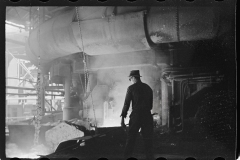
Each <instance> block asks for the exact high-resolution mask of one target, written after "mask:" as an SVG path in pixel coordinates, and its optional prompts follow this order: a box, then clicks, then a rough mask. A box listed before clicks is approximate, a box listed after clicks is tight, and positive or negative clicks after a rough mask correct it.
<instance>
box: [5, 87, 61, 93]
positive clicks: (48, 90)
mask: <svg viewBox="0 0 240 160" xmlns="http://www.w3.org/2000/svg"><path fill="white" fill-rule="evenodd" d="M6 88H8V89H22V90H32V91H36V89H35V88H27V87H15V86H6ZM45 91H47V92H61V93H64V91H60V90H51V89H45Z"/></svg>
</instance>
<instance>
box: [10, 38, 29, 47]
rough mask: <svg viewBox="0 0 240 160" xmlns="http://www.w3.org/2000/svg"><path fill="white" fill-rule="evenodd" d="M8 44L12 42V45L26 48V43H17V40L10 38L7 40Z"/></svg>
mask: <svg viewBox="0 0 240 160" xmlns="http://www.w3.org/2000/svg"><path fill="white" fill-rule="evenodd" d="M6 42H10V43H14V44H18V45H21V46H25V43H24V42H20V41H16V40H13V39H10V38H6Z"/></svg>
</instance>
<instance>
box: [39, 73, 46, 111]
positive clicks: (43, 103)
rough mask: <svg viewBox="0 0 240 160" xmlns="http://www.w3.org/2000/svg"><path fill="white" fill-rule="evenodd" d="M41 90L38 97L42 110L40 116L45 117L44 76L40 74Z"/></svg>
mask: <svg viewBox="0 0 240 160" xmlns="http://www.w3.org/2000/svg"><path fill="white" fill-rule="evenodd" d="M40 76H41V84H42V85H41V87H42V88H41V89H40V96H41V108H42V116H44V115H45V82H44V81H45V79H44V74H43V73H41V75H40Z"/></svg>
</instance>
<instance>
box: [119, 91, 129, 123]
mask: <svg viewBox="0 0 240 160" xmlns="http://www.w3.org/2000/svg"><path fill="white" fill-rule="evenodd" d="M131 100H132V94H131V89H130V88H129V87H128V89H127V94H126V97H125V101H124V106H123V109H122V114H121V115H120V117H122V120H123V121H124V118H126V116H127V112H128V109H129V107H130V103H131Z"/></svg>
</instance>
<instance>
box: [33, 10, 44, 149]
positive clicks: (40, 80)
mask: <svg viewBox="0 0 240 160" xmlns="http://www.w3.org/2000/svg"><path fill="white" fill-rule="evenodd" d="M39 26H40V17H39V7H38V27H39ZM39 36H40V28H39V30H38V43H39ZM40 68H41V65H40V56H39V57H38V75H37V87H36V88H37V105H36V106H37V108H36V114H35V116H34V119H33V124H34V127H35V134H34V143H33V145H34V146H36V145H38V140H39V133H40V127H41V124H40V122H41V119H42V104H41V98H42V97H41V91H42V90H43V86H42V85H43V78H41V70H40Z"/></svg>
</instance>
